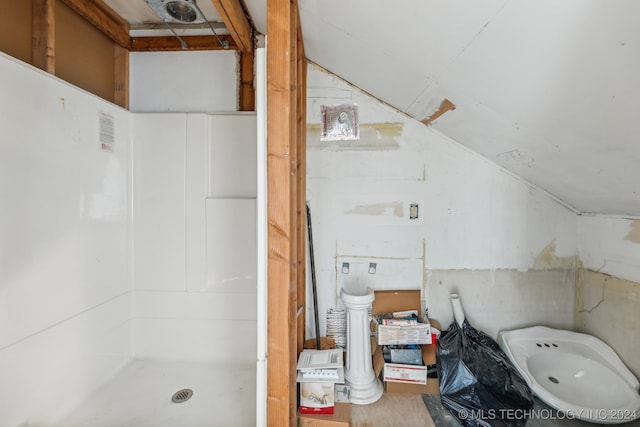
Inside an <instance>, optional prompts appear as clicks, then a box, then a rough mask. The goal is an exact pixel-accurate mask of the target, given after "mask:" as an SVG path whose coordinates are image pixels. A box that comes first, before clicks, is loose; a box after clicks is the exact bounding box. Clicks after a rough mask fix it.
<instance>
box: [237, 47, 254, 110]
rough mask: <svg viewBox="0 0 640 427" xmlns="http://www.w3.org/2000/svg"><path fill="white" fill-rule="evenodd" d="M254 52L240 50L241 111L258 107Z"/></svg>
mask: <svg viewBox="0 0 640 427" xmlns="http://www.w3.org/2000/svg"><path fill="white" fill-rule="evenodd" d="M253 54H254V51H253V50H251V51H249V52H243V51H241V52H240V73H239V74H240V85H239V86H240V97H239V98H240V105H239V107H240V108H239V110H240V111H255V109H256V95H255V87H254V84H253V76H254V66H253V61H254V60H253Z"/></svg>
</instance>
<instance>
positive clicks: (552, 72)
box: [245, 0, 640, 216]
mask: <svg viewBox="0 0 640 427" xmlns="http://www.w3.org/2000/svg"><path fill="white" fill-rule="evenodd" d="M245 2H246V4H247V6H248V8H249V11H250V13H251V15H252V18H253V20H254V22H255V24H256V26H257V29H258V31H260V32H263V33H264V32H266V12H265V10H266V1H265V0H245ZM298 3H299V8H300V19H301V24H302V33H303V38H304V44H305V51H306V54H307V57H308V58H309V59H310V60H311V61H313V62H315V63H317V64H318V65H320V66H322V67H324V68H326V69H328V70H329V71H331V72H333V73H335V74H336V75H338V76H340V77H342V78H344V79H345V80H347V81H349V82H350V83H352V84H354V85H356V86H358V87H360V88H361V89H363V90H365V91H367V92H369V93H371V94H373V95H374V96H376V97H377V98H379V99H381V100H383V101H385V102H388V103H389V104H391V105H393V106H394V107H396V108H397V109H399V110H401V111H403V112H405V113H407V114H409V115H410V116H413V117H415V118H416V119H418V120H423V119H425V118H426V117H428V116H430V115H431V114H432V113H433V112H434V111H435V110H436V109H437V107H438V106H439V105H440V103H441V101H442V100H443V99H445V98H446V99H449V100H450V101H451V102H453V103H454V104H455V105H456V109H455V110H453V111H449V112H447V113H445V114H444V115H442V116H441V117H440V118H439V119H437V120H436V121H435V122H433V123H432V124H431V126H432V127H433V128H435V129H437V130H438V131H440V132H442V133H444V134H446V135H447V136H449V137H450V138H452V139H454V140H456V141H458V142H459V143H461V144H463V145H465V146H467V147H469V148H471V149H473V150H474V151H476V152H478V153H480V154H482V155H483V156H485V157H487V158H488V159H491V160H492V161H494V162H496V163H498V164H500V165H501V166H503V167H504V168H506V169H508V170H510V171H512V172H513V173H515V174H517V175H520V176H522V177H523V178H525V179H526V180H528V181H530V182H531V183H534V184H536V185H538V186H539V187H541V188H543V189H545V190H547V191H548V192H550V193H552V194H554V195H555V196H557V197H558V198H560V199H562V200H563V201H565V202H566V203H567V204H569V205H571V206H573V207H575V209H576V210H577V211H579V212H584V213H605V214H620V215H634V216H637V215H640V138H639V137H638V135H640V132H638V130H637V128H636V125H637V124H639V123H637V122H636V121H638V122H640V25H639V24H638V17H639V16H640V1H637V0H610V1H602V0H565V1H557V0H535V1H533V0H474V1H467V0H464V1H463V0H447V1H441V0H440V1H435V0H406V1H394V2H390V1H382V0H349V1H344V0H298ZM470 179H471V177H470Z"/></svg>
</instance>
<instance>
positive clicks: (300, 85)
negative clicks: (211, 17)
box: [295, 4, 317, 354]
mask: <svg viewBox="0 0 640 427" xmlns="http://www.w3.org/2000/svg"><path fill="white" fill-rule="evenodd" d="M295 16H296V17H297V18H298V19H299V14H298V9H297V4H296V11H295ZM296 44H297V55H296V82H297V84H296V87H297V96H296V104H297V108H296V111H297V114H296V127H297V129H296V131H297V138H298V141H297V144H298V149H297V151H296V152H297V157H298V160H297V178H298V182H297V187H298V188H297V191H298V193H297V199H298V200H297V201H298V209H297V212H296V216H297V226H298V236H299V237H298V308H299V310H298V313H299V315H298V322H297V323H298V338H297V339H298V348H297V350H298V351H297V354H300V352H301V351H302V348H303V345H304V341H305V331H306V322H305V320H306V309H307V303H306V301H307V298H306V296H307V292H306V282H307V260H306V256H305V255H306V249H307V248H306V242H307V240H306V239H305V237H306V235H307V233H306V219H307V215H306V207H307V191H306V190H307V144H306V140H307V114H306V111H307V84H306V81H307V58H306V57H305V54H304V45H303V43H302V29H301V27H300V22H299V21H298V25H297V31H296ZM314 309H315V310H317V307H314ZM316 338H317V337H316Z"/></svg>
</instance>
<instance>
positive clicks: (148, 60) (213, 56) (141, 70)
mask: <svg viewBox="0 0 640 427" xmlns="http://www.w3.org/2000/svg"><path fill="white" fill-rule="evenodd" d="M236 55H237V53H236V51H185V52H182V51H180V52H131V55H130V99H129V102H130V110H131V111H136V112H207V113H208V112H213V111H236V110H237V109H238V79H237V62H238V61H237V56H236Z"/></svg>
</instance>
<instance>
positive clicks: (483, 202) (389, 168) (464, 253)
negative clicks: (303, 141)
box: [307, 66, 577, 335]
mask: <svg viewBox="0 0 640 427" xmlns="http://www.w3.org/2000/svg"><path fill="white" fill-rule="evenodd" d="M307 84H308V89H307V90H308V108H307V111H308V132H307V144H308V157H307V175H308V178H307V185H308V187H307V195H308V199H309V204H310V207H311V211H312V221H313V230H314V251H315V264H316V269H317V271H316V276H317V282H318V288H319V304H318V305H319V311H320V321H321V322H320V323H321V326H322V327H321V333H324V314H325V313H326V310H327V308H329V307H334V306H336V305H337V304H338V295H339V290H340V289H341V288H342V287H344V286H346V285H349V284H351V283H358V282H360V283H364V284H367V285H370V286H372V287H374V288H375V289H405V288H409V289H421V290H422V293H423V299H424V301H425V302H424V303H425V305H427V306H428V307H429V311H430V315H431V316H432V317H434V318H436V319H438V320H440V322H441V323H442V324H443V325H444V326H445V327H446V326H448V324H449V323H450V322H451V320H452V318H453V316H452V313H451V308H450V303H449V300H448V296H449V293H450V292H453V291H458V292H459V293H460V294H461V298H462V302H463V305H464V307H465V309H466V311H467V314H468V316H469V318H470V319H471V320H473V321H474V323H475V325H476V326H477V327H478V328H481V329H483V330H486V331H488V332H490V333H491V334H492V335H495V333H497V331H498V330H500V329H509V328H514V327H519V326H525V325H530V324H545V325H549V326H555V327H565V328H569V329H571V328H572V327H573V324H574V319H573V317H574V316H573V314H574V313H573V305H574V293H575V288H574V264H575V251H576V221H577V216H576V214H575V213H574V212H573V211H572V210H570V209H568V208H567V207H565V206H564V205H563V204H561V203H559V202H558V201H556V200H555V199H553V198H552V197H550V196H549V195H548V194H546V193H544V192H543V191H541V190H539V189H537V188H535V187H533V186H531V185H529V184H527V183H526V182H523V181H522V180H520V179H518V178H516V177H514V176H513V175H511V174H510V173H508V172H506V171H505V170H503V169H501V168H500V167H498V166H497V165H496V164H494V163H492V162H489V161H488V160H486V159H485V158H483V157H481V156H479V155H478V154H476V153H474V152H471V151H469V150H468V149H465V148H464V147H462V146H461V145H459V144H457V143H455V142H454V141H452V140H450V139H448V138H447V137H445V136H444V135H442V134H440V133H438V132H436V131H434V130H432V129H431V128H429V127H427V126H425V125H423V124H422V123H420V122H417V121H415V120H412V119H410V118H408V117H407V116H405V115H403V114H400V113H398V112H397V111H395V110H393V109H392V108H389V107H388V106H387V105H385V104H383V103H381V102H379V101H377V100H375V99H373V98H371V97H369V96H367V95H365V94H363V93H361V92H360V91H358V90H357V89H355V88H353V87H351V86H350V85H348V84H346V83H345V82H344V81H341V80H340V79H338V78H337V77H335V76H333V75H331V74H329V73H327V72H325V71H323V70H321V69H319V68H318V67H316V66H310V67H309V73H308V79H307ZM342 103H350V104H353V103H355V104H357V105H358V107H359V117H360V131H361V138H360V139H359V140H357V141H342V142H339V141H338V142H322V141H320V138H319V131H320V126H319V123H320V107H321V105H323V104H329V105H330V104H342ZM411 203H417V204H418V205H419V218H418V219H413V220H412V219H409V205H410V204H411ZM345 262H348V263H349V265H350V270H349V273H348V274H343V273H342V264H343V263H345ZM370 262H375V263H376V264H377V270H376V274H369V273H368V267H369V263H370ZM308 301H311V299H310V298H309V299H308ZM310 308H312V307H310ZM308 314H309V313H308ZM308 317H309V320H308V322H307V327H308V330H310V331H313V319H312V317H310V316H308ZM312 334H313V333H310V334H309V335H312Z"/></svg>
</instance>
